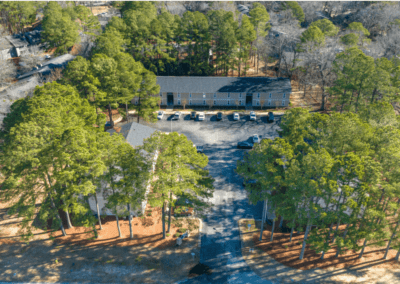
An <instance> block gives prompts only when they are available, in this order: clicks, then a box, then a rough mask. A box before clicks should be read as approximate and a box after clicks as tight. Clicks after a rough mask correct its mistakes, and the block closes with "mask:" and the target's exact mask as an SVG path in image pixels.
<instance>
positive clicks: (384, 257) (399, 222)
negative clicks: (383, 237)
mask: <svg viewBox="0 0 400 284" xmlns="http://www.w3.org/2000/svg"><path fill="white" fill-rule="evenodd" d="M399 224H400V220H399V221H397V224H396V227H395V228H394V230H393V234H392V236H391V237H390V240H389V243H388V245H387V247H386V251H385V255H384V256H383V259H386V257H387V254H388V252H389V249H390V244H391V243H392V240H393V238H394V236H395V234H396V231H397V227H398V226H399Z"/></svg>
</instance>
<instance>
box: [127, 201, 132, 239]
mask: <svg viewBox="0 0 400 284" xmlns="http://www.w3.org/2000/svg"><path fill="white" fill-rule="evenodd" d="M128 212H129V232H130V237H131V240H133V230H132V214H131V205H130V204H129V203H128Z"/></svg>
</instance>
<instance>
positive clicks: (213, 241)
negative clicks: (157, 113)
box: [144, 116, 279, 284]
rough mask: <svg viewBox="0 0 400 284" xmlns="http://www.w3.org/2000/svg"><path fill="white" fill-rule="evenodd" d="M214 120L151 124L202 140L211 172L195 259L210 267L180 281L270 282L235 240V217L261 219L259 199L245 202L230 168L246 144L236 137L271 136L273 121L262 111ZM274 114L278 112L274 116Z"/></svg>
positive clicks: (166, 120) (167, 120)
mask: <svg viewBox="0 0 400 284" xmlns="http://www.w3.org/2000/svg"><path fill="white" fill-rule="evenodd" d="M224 118H225V119H224V121H216V119H215V116H206V120H205V121H191V120H190V119H189V118H188V116H185V117H183V118H181V120H179V121H172V120H171V116H167V117H164V118H163V119H162V120H161V121H158V122H157V123H155V124H153V125H149V124H146V123H144V124H146V125H149V126H152V127H154V128H156V129H158V130H161V131H166V132H171V131H176V132H178V133H183V134H185V135H186V136H187V137H188V139H190V140H192V141H193V142H194V144H196V145H204V146H205V147H204V148H205V150H204V153H205V154H206V155H207V156H208V159H209V164H208V166H207V167H206V169H208V170H209V171H210V174H211V175H212V176H213V177H214V178H215V183H214V186H215V192H214V195H213V198H212V199H211V200H210V201H211V202H212V204H214V205H213V207H211V209H210V211H209V212H208V213H207V214H206V216H207V217H206V219H205V220H204V222H203V228H202V232H201V233H202V237H201V255H200V262H201V263H203V264H206V265H208V266H209V267H210V268H211V269H212V271H213V273H212V274H210V275H207V274H203V275H201V276H198V277H196V278H193V279H187V280H185V281H183V282H180V283H182V284H183V283H184V284H189V283H190V284H195V283H221V284H222V283H232V284H233V283H235V284H236V283H237V284H239V283H260V284H261V283H263V284H264V283H265V284H267V283H268V284H269V283H272V282H270V281H266V280H263V279H261V278H260V277H258V276H257V275H256V274H254V273H253V272H252V271H251V270H250V269H249V267H248V266H247V264H246V262H245V261H244V260H243V258H242V255H241V244H240V237H239V228H238V224H237V221H238V220H239V219H241V218H246V217H254V218H255V219H261V214H262V203H261V202H258V204H257V205H250V204H249V203H248V199H247V195H246V191H245V189H244V188H243V186H242V179H241V178H240V177H239V176H238V175H237V174H236V173H235V172H234V170H235V169H236V161H237V160H239V159H242V158H243V155H244V152H245V151H247V150H239V149H237V147H236V146H237V142H239V141H250V140H251V139H250V137H251V135H253V134H258V135H259V136H260V138H274V137H276V136H277V133H276V130H277V129H278V126H277V124H276V123H266V120H265V117H263V118H257V121H250V120H249V118H248V116H247V117H241V119H240V121H233V119H232V117H231V116H230V117H224ZM278 119H279V118H278Z"/></svg>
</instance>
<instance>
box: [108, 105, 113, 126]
mask: <svg viewBox="0 0 400 284" xmlns="http://www.w3.org/2000/svg"><path fill="white" fill-rule="evenodd" d="M108 115H109V116H110V124H111V126H114V124H113V120H112V111H111V104H108Z"/></svg>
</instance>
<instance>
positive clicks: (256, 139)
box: [253, 134, 260, 143]
mask: <svg viewBox="0 0 400 284" xmlns="http://www.w3.org/2000/svg"><path fill="white" fill-rule="evenodd" d="M259 142H260V137H258V135H257V134H254V135H253V143H259Z"/></svg>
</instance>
